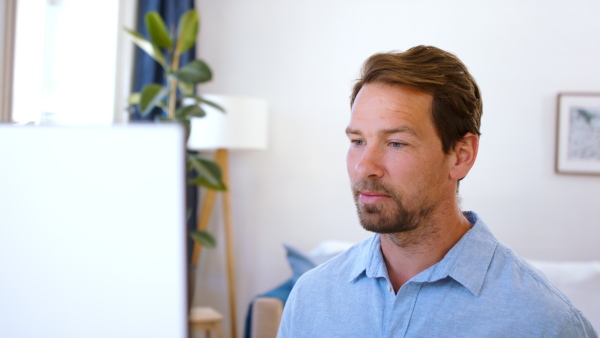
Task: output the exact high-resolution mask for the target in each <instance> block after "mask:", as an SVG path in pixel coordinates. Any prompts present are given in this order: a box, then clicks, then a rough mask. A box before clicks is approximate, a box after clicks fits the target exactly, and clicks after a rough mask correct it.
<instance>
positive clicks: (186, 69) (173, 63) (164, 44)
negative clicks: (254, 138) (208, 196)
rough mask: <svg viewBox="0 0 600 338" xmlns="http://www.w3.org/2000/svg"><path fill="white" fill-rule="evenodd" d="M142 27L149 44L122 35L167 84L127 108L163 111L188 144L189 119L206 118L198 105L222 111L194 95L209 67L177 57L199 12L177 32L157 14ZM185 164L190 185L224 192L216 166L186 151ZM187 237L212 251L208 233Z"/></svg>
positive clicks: (191, 39)
mask: <svg viewBox="0 0 600 338" xmlns="http://www.w3.org/2000/svg"><path fill="white" fill-rule="evenodd" d="M145 24H146V29H147V31H148V34H149V36H150V39H149V40H148V39H146V38H145V37H143V36H142V35H141V34H139V33H138V32H135V31H132V30H129V29H127V28H125V31H126V32H127V33H128V34H129V35H130V36H131V38H132V39H133V42H134V43H135V44H136V45H137V46H138V47H140V48H141V49H142V50H143V51H144V52H146V53H147V54H148V55H149V56H150V57H152V58H153V59H154V60H155V61H156V62H158V63H159V64H160V65H161V66H162V68H163V69H164V72H165V78H166V79H167V83H166V85H163V84H157V83H152V84H148V85H146V86H145V87H144V88H143V89H142V91H141V92H139V93H133V94H131V96H130V97H129V104H131V105H137V106H138V108H139V111H140V113H141V114H142V115H143V116H146V115H148V114H149V113H150V112H151V111H152V109H154V108H155V107H159V108H160V109H162V110H163V111H164V116H162V117H160V118H159V120H160V121H163V122H176V123H181V124H182V125H183V126H184V128H185V133H186V144H187V139H188V137H189V135H190V124H191V119H192V118H193V117H203V116H205V115H206V113H205V112H204V110H203V109H202V108H201V107H200V103H204V104H207V105H211V106H213V107H215V108H217V109H219V110H221V111H223V109H222V108H221V107H220V106H218V105H217V104H215V103H213V102H210V101H208V100H205V99H203V98H202V97H200V96H197V95H195V93H194V89H195V87H196V85H198V84H200V83H205V82H208V81H210V80H211V79H212V72H211V70H210V68H209V67H208V65H207V64H206V63H205V62H204V61H202V60H200V59H196V60H193V61H191V62H189V63H187V64H185V65H180V64H179V62H180V55H181V54H182V53H183V52H185V51H187V50H189V49H190V48H192V47H193V46H194V45H195V43H196V37H197V35H198V26H199V18H198V12H197V11H196V10H193V9H192V10H189V11H188V12H186V13H184V14H183V15H182V16H181V18H180V19H179V23H178V25H177V31H170V32H169V30H168V29H167V26H166V25H165V22H164V21H163V19H162V18H161V16H160V14H158V13H157V12H149V13H148V14H146V16H145ZM184 99H185V100H184ZM186 162H187V167H188V170H192V169H193V170H195V171H196V173H197V177H196V178H194V179H193V180H190V182H191V183H193V184H195V185H198V186H203V187H205V188H208V189H213V190H225V189H226V187H225V184H224V183H223V181H222V179H221V170H220V168H219V166H218V165H217V164H216V163H215V162H213V161H211V160H208V159H205V158H202V157H201V156H199V155H197V154H195V153H191V152H189V151H188V152H187V153H186ZM190 235H191V236H192V238H193V239H194V240H195V241H197V242H199V243H200V244H202V245H203V246H206V247H214V245H215V240H214V238H213V236H212V235H211V234H210V233H208V232H207V231H194V232H192V233H191V234H190Z"/></svg>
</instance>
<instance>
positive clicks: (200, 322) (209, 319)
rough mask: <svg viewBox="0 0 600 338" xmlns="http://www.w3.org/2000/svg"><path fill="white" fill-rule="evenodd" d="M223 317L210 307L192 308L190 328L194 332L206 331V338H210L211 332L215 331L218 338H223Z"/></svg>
mask: <svg viewBox="0 0 600 338" xmlns="http://www.w3.org/2000/svg"><path fill="white" fill-rule="evenodd" d="M222 321H223V315H221V314H220V313H218V312H217V311H215V310H214V309H212V308H210V307H197V306H195V307H192V309H191V310H190V328H191V329H192V330H206V337H207V338H210V336H211V335H210V332H211V331H214V332H215V333H216V334H217V338H222V336H223V333H222V332H221V322H222Z"/></svg>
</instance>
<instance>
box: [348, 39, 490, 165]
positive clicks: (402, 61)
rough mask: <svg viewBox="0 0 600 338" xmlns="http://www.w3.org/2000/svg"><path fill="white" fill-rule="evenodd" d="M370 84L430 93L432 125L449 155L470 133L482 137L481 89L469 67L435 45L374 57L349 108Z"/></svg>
mask: <svg viewBox="0 0 600 338" xmlns="http://www.w3.org/2000/svg"><path fill="white" fill-rule="evenodd" d="M368 83H385V84H390V85H398V86H407V87H410V88H413V89H416V90H419V91H422V92H425V93H428V94H431V95H432V96H433V101H432V105H431V110H432V115H433V123H434V125H435V128H436V130H437V132H438V134H439V136H440V138H441V139H442V150H443V151H444V153H446V154H448V153H450V150H451V149H452V148H453V147H454V146H455V145H456V143H457V142H458V141H460V140H461V139H462V138H463V136H464V135H465V134H466V133H467V132H471V133H473V134H475V135H480V134H481V133H480V131H479V127H480V123H481V114H482V102H481V94H480V93H479V87H477V83H476V82H475V79H474V78H473V77H472V76H471V74H470V73H469V71H468V69H467V67H466V66H465V65H464V64H463V63H462V62H461V61H460V60H459V59H458V58H457V57H456V56H454V55H453V54H451V53H448V52H446V51H443V50H441V49H439V48H436V47H432V46H417V47H413V48H411V49H409V50H407V51H405V52H403V53H397V52H389V53H379V54H374V55H372V56H371V57H369V58H368V59H367V61H365V64H364V65H363V69H362V75H361V77H360V79H359V80H358V81H357V82H356V84H355V85H354V89H353V90H352V96H351V99H350V106H352V105H353V104H354V100H355V99H356V95H357V94H358V92H359V91H360V89H361V88H362V87H363V86H364V85H365V84H368Z"/></svg>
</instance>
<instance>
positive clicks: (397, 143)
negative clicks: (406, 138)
mask: <svg viewBox="0 0 600 338" xmlns="http://www.w3.org/2000/svg"><path fill="white" fill-rule="evenodd" d="M390 146H392V147H394V148H402V146H404V143H401V142H390Z"/></svg>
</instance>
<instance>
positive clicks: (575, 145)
mask: <svg viewBox="0 0 600 338" xmlns="http://www.w3.org/2000/svg"><path fill="white" fill-rule="evenodd" d="M557 101H558V103H557V108H558V109H557V128H556V165H555V170H556V172H557V173H559V174H581V175H600V93H559V94H558V99H557Z"/></svg>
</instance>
